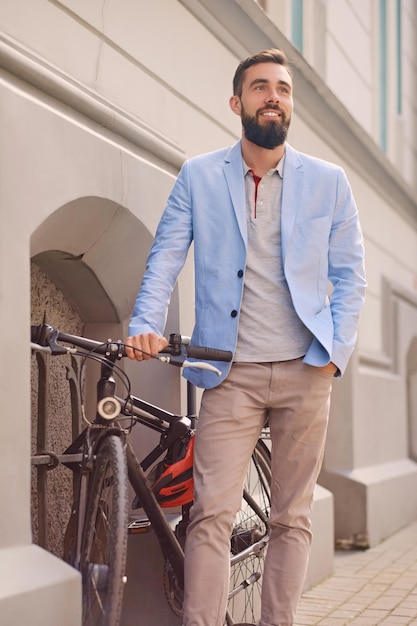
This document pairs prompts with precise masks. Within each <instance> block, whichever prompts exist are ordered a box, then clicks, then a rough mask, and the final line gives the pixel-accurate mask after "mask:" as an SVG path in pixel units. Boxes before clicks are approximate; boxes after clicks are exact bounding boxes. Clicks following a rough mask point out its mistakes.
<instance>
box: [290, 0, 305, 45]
mask: <svg viewBox="0 0 417 626" xmlns="http://www.w3.org/2000/svg"><path fill="white" fill-rule="evenodd" d="M291 41H292V43H293V44H294V46H295V47H296V48H298V50H299V51H300V52H303V0H292V3H291Z"/></svg>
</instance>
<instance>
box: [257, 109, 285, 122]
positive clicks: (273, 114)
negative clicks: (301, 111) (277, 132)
mask: <svg viewBox="0 0 417 626" xmlns="http://www.w3.org/2000/svg"><path fill="white" fill-rule="evenodd" d="M259 116H260V117H269V118H270V119H274V120H276V119H278V118H279V117H281V111H277V110H276V109H275V110H272V109H269V110H267V111H261V112H260V113H259Z"/></svg>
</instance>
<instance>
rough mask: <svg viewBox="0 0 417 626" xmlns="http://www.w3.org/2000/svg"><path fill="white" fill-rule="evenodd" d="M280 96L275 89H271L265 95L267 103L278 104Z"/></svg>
mask: <svg viewBox="0 0 417 626" xmlns="http://www.w3.org/2000/svg"><path fill="white" fill-rule="evenodd" d="M279 98H280V94H279V91H278V90H276V89H271V90H270V91H269V92H268V93H267V95H266V101H267V102H279Z"/></svg>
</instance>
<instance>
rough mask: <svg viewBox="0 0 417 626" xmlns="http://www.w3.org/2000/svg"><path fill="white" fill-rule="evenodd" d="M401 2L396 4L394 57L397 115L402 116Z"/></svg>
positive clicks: (399, 0) (398, 0) (398, 1)
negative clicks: (395, 60)
mask: <svg viewBox="0 0 417 626" xmlns="http://www.w3.org/2000/svg"><path fill="white" fill-rule="evenodd" d="M401 14H402V11H401V0H397V2H396V16H395V18H396V26H397V38H396V47H397V50H396V53H397V54H396V57H397V113H398V115H401V114H402V110H403V100H402V88H403V85H402V82H403V76H402V74H403V68H402V22H401Z"/></svg>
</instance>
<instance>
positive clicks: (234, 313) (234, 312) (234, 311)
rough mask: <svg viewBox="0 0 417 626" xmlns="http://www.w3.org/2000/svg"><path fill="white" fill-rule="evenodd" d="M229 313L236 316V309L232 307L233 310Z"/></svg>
mask: <svg viewBox="0 0 417 626" xmlns="http://www.w3.org/2000/svg"><path fill="white" fill-rule="evenodd" d="M230 315H231V316H232V317H236V315H237V311H236V310H235V309H233V311H232V312H231V313H230Z"/></svg>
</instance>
